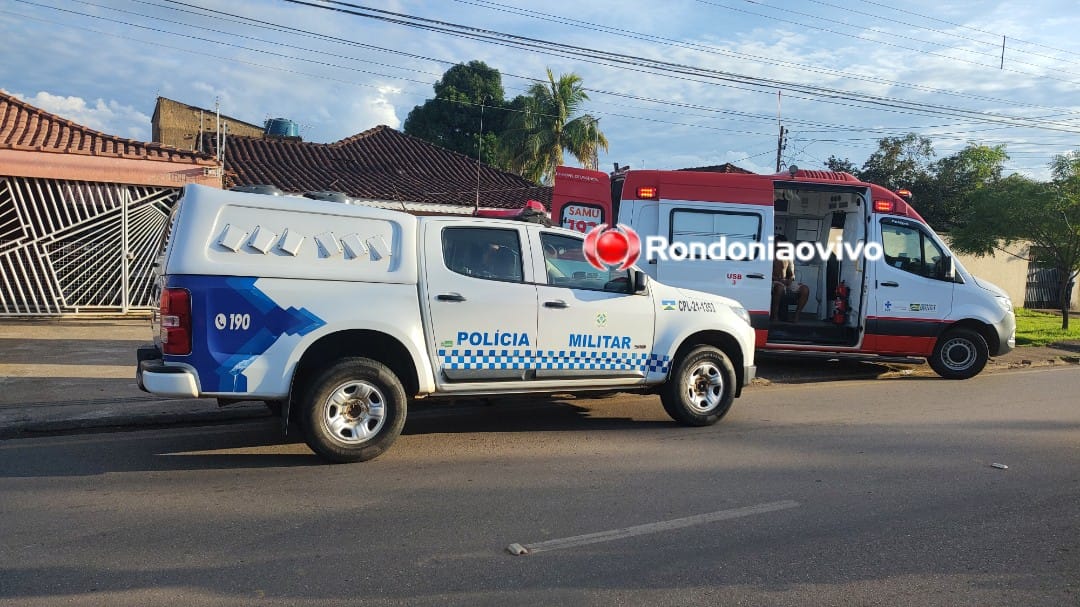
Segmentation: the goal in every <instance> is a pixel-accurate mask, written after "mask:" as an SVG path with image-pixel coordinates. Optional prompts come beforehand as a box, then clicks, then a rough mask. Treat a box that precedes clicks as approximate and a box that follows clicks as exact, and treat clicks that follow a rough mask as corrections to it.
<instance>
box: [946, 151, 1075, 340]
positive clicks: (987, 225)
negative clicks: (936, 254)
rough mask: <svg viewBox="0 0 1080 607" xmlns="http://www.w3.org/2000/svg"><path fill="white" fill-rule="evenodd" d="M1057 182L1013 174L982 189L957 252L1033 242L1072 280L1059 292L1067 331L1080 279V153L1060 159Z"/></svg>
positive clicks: (958, 232) (1055, 166)
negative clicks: (1072, 291) (1071, 297)
mask: <svg viewBox="0 0 1080 607" xmlns="http://www.w3.org/2000/svg"><path fill="white" fill-rule="evenodd" d="M1051 169H1052V174H1053V179H1052V180H1051V181H1050V182H1039V181H1034V180H1032V179H1028V178H1026V177H1023V176H1020V175H1015V174H1014V175H1010V176H1008V177H1006V178H1004V179H1001V180H1000V181H998V182H996V183H995V184H994V185H993V186H990V187H983V188H980V189H978V190H977V191H976V192H975V193H974V194H973V195H972V203H971V205H970V206H969V207H968V208H967V209H966V214H965V217H964V221H963V223H962V224H961V225H959V226H958V227H957V228H956V229H954V230H953V231H952V233H951V236H952V244H953V248H955V249H956V250H957V251H962V252H968V253H974V254H977V255H986V254H989V253H992V252H993V250H994V248H995V247H996V246H998V245H999V244H1001V243H1004V244H1009V243H1012V242H1016V241H1028V242H1030V243H1031V245H1032V246H1034V247H1038V248H1039V250H1041V251H1045V254H1046V255H1047V256H1048V258H1049V260H1050V261H1051V263H1052V264H1053V265H1054V267H1055V268H1056V269H1057V270H1058V272H1060V275H1061V276H1063V277H1066V278H1065V280H1063V281H1061V284H1060V285H1059V290H1058V302H1059V307H1060V309H1061V328H1062V329H1068V328H1069V313H1068V312H1069V301H1068V292H1069V285H1070V283H1071V282H1073V281H1075V280H1076V277H1077V275H1078V274H1080V150H1078V151H1074V152H1070V153H1069V154H1064V155H1060V156H1056V157H1055V158H1054V161H1053V163H1052V165H1051Z"/></svg>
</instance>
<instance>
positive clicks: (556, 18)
mask: <svg viewBox="0 0 1080 607" xmlns="http://www.w3.org/2000/svg"><path fill="white" fill-rule="evenodd" d="M454 1H455V2H458V3H460V4H467V5H471V6H476V7H480V8H486V9H489V10H494V11H499V12H505V13H509V14H514V15H518V16H523V17H528V18H532V19H537V20H542V21H548V22H551V23H558V24H561V25H572V26H574V27H578V28H581V29H585V30H589V31H596V32H603V33H608V34H612V35H618V36H620V37H624V38H630V39H632V40H643V41H648V42H659V43H661V44H665V45H667V46H673V47H677V48H685V49H689V50H696V51H701V52H706V53H710V54H714V55H720V56H725V57H734V58H739V59H749V60H751V61H756V62H761V63H767V64H771V65H776V66H780V67H795V68H798V69H800V70H804V71H807V72H811V73H816V74H829V75H837V76H841V77H844V78H849V79H852V80H859V81H863V82H873V83H877V84H887V85H890V86H899V87H903V88H911V89H915V90H920V91H925V92H929V93H935V94H940V95H948V96H953V97H961V98H966V99H975V100H980V101H991V102H994V103H1005V104H1009V105H1015V106H1018V107H1035V108H1040V109H1058V108H1052V107H1047V106H1039V105H1035V104H1028V103H1020V102H1016V101H1014V100H1011V99H1002V98H999V97H988V96H984V95H975V94H971V93H961V92H957V91H950V90H946V89H939V88H934V87H930V86H925V85H921V84H913V83H908V82H900V81H895V80H889V79H886V78H879V77H875V76H868V75H865V74H858V73H852V72H847V71H844V70H836V69H830V68H824V67H821V66H814V65H807V64H805V63H798V62H793V61H786V60H780V59H775V58H773V57H768V56H765V55H756V54H750V53H742V52H738V51H732V50H729V49H724V48H720V47H716V46H711V45H706V44H700V43H695V42H687V41H683V40H675V39H672V38H665V37H663V36H656V35H653V34H647V33H643V32H638V31H634V30H629V29H625V28H619V27H610V26H606V25H603V24H598V23H592V22H589V21H581V20H577V19H572V18H569V17H563V16H561V15H553V14H550V13H543V12H539V11H534V10H530V9H526V8H518V7H512V6H508V5H505V4H501V3H499V2H494V1H492V0H454Z"/></svg>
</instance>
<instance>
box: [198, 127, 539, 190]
mask: <svg viewBox="0 0 1080 607" xmlns="http://www.w3.org/2000/svg"><path fill="white" fill-rule="evenodd" d="M203 144H204V146H206V148H207V149H209V150H210V151H211V152H213V151H214V150H213V147H214V145H215V142H214V137H212V136H210V137H204V139H203ZM225 169H226V173H227V175H228V176H229V183H226V187H232V186H236V185H259V184H272V185H275V186H277V187H278V188H281V189H282V190H284V191H287V192H306V191H322V190H333V191H340V192H345V193H346V194H348V195H349V196H354V197H360V198H371V199H376V200H404V201H413V202H425V203H435V204H448V205H465V206H472V205H473V204H474V203H475V201H476V188H477V163H476V160H475V159H473V158H470V157H468V156H466V155H464V154H460V153H458V152H453V151H450V150H447V149H444V148H440V147H438V146H436V145H434V144H432V143H429V142H427V141H424V140H422V139H419V138H416V137H413V136H411V135H406V134H405V133H402V132H400V131H398V130H395V129H392V128H390V127H388V126H377V127H375V128H373V129H369V130H367V131H364V132H362V133H358V134H356V135H353V136H351V137H348V138H346V139H342V140H341V141H337V142H334V143H309V142H304V141H297V140H292V139H273V138H270V139H261V138H252V137H227V138H226V140H225ZM479 172H480V206H482V207H488V208H492V207H494V208H517V207H520V206H522V205H523V204H524V203H525V201H527V200H530V199H531V200H539V201H540V202H542V203H543V204H544V206H545V207H548V208H550V206H551V188H549V187H543V186H538V185H536V184H535V183H533V182H531V181H528V180H526V179H523V178H521V177H518V176H517V175H514V174H513V173H508V172H506V171H501V170H499V169H496V168H494V167H491V166H488V165H480V171H479Z"/></svg>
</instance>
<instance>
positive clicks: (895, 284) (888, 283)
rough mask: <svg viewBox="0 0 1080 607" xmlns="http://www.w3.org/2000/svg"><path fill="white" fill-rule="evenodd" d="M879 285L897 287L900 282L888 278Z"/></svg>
mask: <svg viewBox="0 0 1080 607" xmlns="http://www.w3.org/2000/svg"><path fill="white" fill-rule="evenodd" d="M881 286H883V287H899V286H900V283H897V282H893V281H891V280H888V281H885V282H883V283H881Z"/></svg>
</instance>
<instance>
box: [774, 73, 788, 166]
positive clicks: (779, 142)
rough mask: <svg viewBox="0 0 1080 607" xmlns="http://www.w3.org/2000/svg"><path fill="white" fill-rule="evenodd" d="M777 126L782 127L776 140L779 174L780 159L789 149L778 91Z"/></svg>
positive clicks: (778, 92)
mask: <svg viewBox="0 0 1080 607" xmlns="http://www.w3.org/2000/svg"><path fill="white" fill-rule="evenodd" d="M776 126H778V127H780V135H779V136H778V137H777V138H776V172H777V173H779V172H780V168H781V162H780V158H781V156H782V155H783V152H784V148H786V147H787V129H785V128H784V123H782V122H780V91H776Z"/></svg>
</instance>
